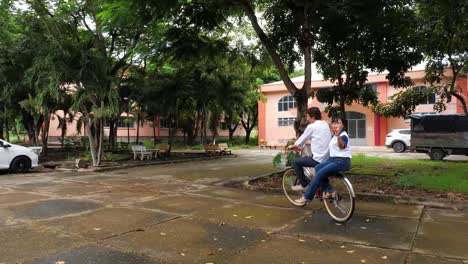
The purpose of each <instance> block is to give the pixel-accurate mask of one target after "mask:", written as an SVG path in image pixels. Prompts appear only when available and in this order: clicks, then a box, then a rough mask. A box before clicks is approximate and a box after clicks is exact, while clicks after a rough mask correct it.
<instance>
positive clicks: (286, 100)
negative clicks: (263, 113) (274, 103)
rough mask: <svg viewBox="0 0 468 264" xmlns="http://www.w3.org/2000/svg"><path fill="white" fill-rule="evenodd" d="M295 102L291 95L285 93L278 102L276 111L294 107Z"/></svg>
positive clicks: (295, 105)
mask: <svg viewBox="0 0 468 264" xmlns="http://www.w3.org/2000/svg"><path fill="white" fill-rule="evenodd" d="M296 107H297V102H296V100H295V99H294V97H293V96H291V95H287V96H285V97H283V98H281V100H279V102H278V112H285V111H288V110H289V109H290V108H296Z"/></svg>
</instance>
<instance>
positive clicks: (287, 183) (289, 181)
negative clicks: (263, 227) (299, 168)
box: [282, 169, 306, 207]
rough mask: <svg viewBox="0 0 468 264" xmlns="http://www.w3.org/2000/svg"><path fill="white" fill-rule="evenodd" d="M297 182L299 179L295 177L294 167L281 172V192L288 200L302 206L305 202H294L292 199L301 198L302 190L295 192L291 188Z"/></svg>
mask: <svg viewBox="0 0 468 264" xmlns="http://www.w3.org/2000/svg"><path fill="white" fill-rule="evenodd" d="M296 184H299V179H298V178H297V177H296V173H295V172H294V169H289V170H287V171H286V172H285V173H284V174H283V179H282V187H283V193H284V195H285V196H286V198H288V200H289V202H290V203H292V204H293V205H295V206H298V207H303V206H305V205H306V204H305V203H304V204H299V203H296V202H295V201H294V200H295V199H299V198H301V196H302V195H303V194H302V192H297V191H294V190H292V189H291V187H292V186H294V185H296Z"/></svg>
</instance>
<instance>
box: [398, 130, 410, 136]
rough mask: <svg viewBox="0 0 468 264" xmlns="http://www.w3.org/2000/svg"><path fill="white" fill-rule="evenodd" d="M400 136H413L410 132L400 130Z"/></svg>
mask: <svg viewBox="0 0 468 264" xmlns="http://www.w3.org/2000/svg"><path fill="white" fill-rule="evenodd" d="M400 134H405V135H409V134H411V131H410V130H400Z"/></svg>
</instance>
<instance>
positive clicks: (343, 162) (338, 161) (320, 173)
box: [304, 158, 351, 201]
mask: <svg viewBox="0 0 468 264" xmlns="http://www.w3.org/2000/svg"><path fill="white" fill-rule="evenodd" d="M349 169H351V160H350V159H349V158H330V159H329V160H327V161H325V162H323V163H321V164H319V165H317V166H316V167H315V177H314V180H313V181H312V183H311V184H310V185H309V187H307V191H306V192H305V193H304V198H305V199H306V200H307V201H312V199H313V198H314V195H315V192H316V191H317V187H318V186H319V185H322V188H323V190H325V191H327V192H331V191H332V190H333V187H332V186H330V183H329V181H328V176H330V175H331V174H333V173H336V172H339V171H346V170H349Z"/></svg>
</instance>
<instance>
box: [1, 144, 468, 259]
mask: <svg viewBox="0 0 468 264" xmlns="http://www.w3.org/2000/svg"><path fill="white" fill-rule="evenodd" d="M275 153H276V152H274V151H260V150H248V151H247V150H245V151H237V153H236V154H238V155H239V157H237V158H226V159H221V160H213V161H202V162H190V163H180V164H173V165H170V164H169V165H158V166H152V167H141V168H133V169H127V170H120V171H109V172H102V173H65V172H62V173H49V174H39V173H35V174H26V175H8V174H5V175H1V176H0V245H1V246H0V263H5V264H6V263H8V264H9V263H28V264H30V263H41V264H42V263H44V264H45V263H52V264H70V263H77V264H91V263H98V264H99V263H102V264H111V263H112V264H114V263H115V264H121V263H122V264H123V263H141V264H156V263H205V264H206V263H242V264H244V263H411V264H419V263H421V264H423V263H430V264H431V263H468V246H467V245H468V220H467V219H468V212H466V211H453V210H444V209H436V208H428V207H424V206H408V205H391V204H383V203H364V202H359V201H358V202H357V205H356V211H355V215H354V217H353V219H352V220H351V221H350V222H348V223H346V224H343V225H338V224H336V223H334V222H333V221H332V220H331V219H330V217H329V216H328V215H327V214H326V212H325V211H324V209H323V207H322V205H321V204H319V202H318V201H314V202H313V203H312V204H310V205H308V206H307V207H305V208H294V207H292V206H291V205H290V204H289V203H288V202H287V200H286V199H285V198H284V197H283V196H282V195H279V194H267V193H260V192H251V191H246V190H239V189H232V188H224V187H219V185H218V184H217V183H219V182H222V181H226V180H233V179H237V178H243V179H248V178H251V177H255V176H258V175H261V174H266V173H270V172H273V171H275V169H274V168H273V167H272V165H271V159H272V156H273V155H274V154H275Z"/></svg>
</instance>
